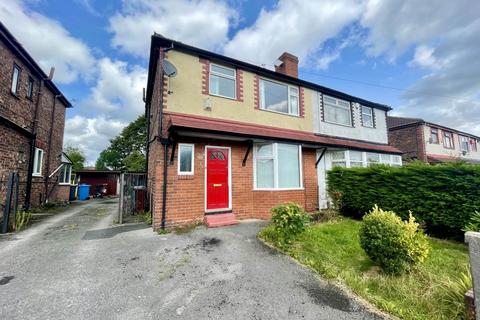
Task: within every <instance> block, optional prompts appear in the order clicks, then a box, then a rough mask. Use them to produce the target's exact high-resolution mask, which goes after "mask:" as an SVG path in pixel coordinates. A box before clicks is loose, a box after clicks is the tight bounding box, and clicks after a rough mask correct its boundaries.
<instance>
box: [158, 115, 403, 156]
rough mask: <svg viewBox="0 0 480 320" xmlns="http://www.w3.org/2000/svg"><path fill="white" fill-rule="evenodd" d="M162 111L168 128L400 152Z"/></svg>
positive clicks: (353, 141)
mask: <svg viewBox="0 0 480 320" xmlns="http://www.w3.org/2000/svg"><path fill="white" fill-rule="evenodd" d="M165 115H167V116H168V117H169V130H170V131H171V132H172V131H175V130H178V129H188V130H191V131H199V132H209V133H217V134H223V135H234V136H241V137H245V139H253V138H260V139H275V140H284V141H291V142H296V143H307V144H315V145H319V146H330V147H340V148H350V149H357V150H367V151H376V152H381V153H395V154H401V153H402V152H401V151H400V150H398V149H397V148H395V147H392V146H389V145H387V144H377V143H370V142H366V141H359V140H351V139H343V138H337V137H331V136H326V135H318V134H314V133H310V132H305V131H299V130H289V129H283V128H277V127H270V126H263V125H256V124H247V123H243V122H238V121H231V120H221V119H218V118H208V117H201V116H192V115H185V114H180V113H174V112H165Z"/></svg>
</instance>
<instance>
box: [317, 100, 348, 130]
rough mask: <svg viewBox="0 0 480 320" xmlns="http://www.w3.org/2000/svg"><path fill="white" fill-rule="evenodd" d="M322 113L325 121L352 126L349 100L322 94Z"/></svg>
mask: <svg viewBox="0 0 480 320" xmlns="http://www.w3.org/2000/svg"><path fill="white" fill-rule="evenodd" d="M323 113H324V119H325V121H326V122H330V123H335V124H341V125H344V126H349V127H351V126H352V110H351V108H350V102H348V101H344V100H340V99H337V98H333V97H330V96H326V95H323Z"/></svg>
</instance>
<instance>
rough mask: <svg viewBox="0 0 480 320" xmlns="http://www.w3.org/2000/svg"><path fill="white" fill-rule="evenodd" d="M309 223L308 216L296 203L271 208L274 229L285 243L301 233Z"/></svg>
mask: <svg viewBox="0 0 480 320" xmlns="http://www.w3.org/2000/svg"><path fill="white" fill-rule="evenodd" d="M309 222H310V216H309V215H308V214H307V213H305V210H303V208H302V207H300V206H299V205H298V204H296V203H293V202H290V203H285V204H282V205H279V206H276V207H274V208H272V223H273V225H274V228H275V230H276V231H277V232H278V233H279V234H280V235H281V236H282V238H283V239H284V240H285V241H286V242H288V241H289V240H291V238H292V237H294V236H296V235H298V234H300V233H302V232H303V231H304V230H305V228H306V227H307V225H308V223H309Z"/></svg>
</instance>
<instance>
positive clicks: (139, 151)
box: [95, 115, 147, 171]
mask: <svg viewBox="0 0 480 320" xmlns="http://www.w3.org/2000/svg"><path fill="white" fill-rule="evenodd" d="M146 143H147V120H146V119H145V116H144V115H141V116H139V117H138V118H137V119H136V120H135V121H133V122H131V123H130V124H129V125H128V126H126V127H125V128H124V129H123V130H122V132H120V134H119V135H118V136H116V137H115V138H113V139H111V140H110V146H109V147H108V148H107V149H105V150H103V151H102V152H101V153H100V155H99V157H98V159H97V161H96V163H95V167H96V168H97V169H98V170H105V169H108V168H110V169H113V170H121V169H126V170H128V171H144V170H145V163H146V158H145V153H146V151H145V147H146Z"/></svg>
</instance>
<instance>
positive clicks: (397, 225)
mask: <svg viewBox="0 0 480 320" xmlns="http://www.w3.org/2000/svg"><path fill="white" fill-rule="evenodd" d="M359 234H360V245H361V246H362V248H363V250H365V252H366V254H367V255H368V256H369V257H370V258H371V259H372V260H373V261H374V262H376V263H378V264H379V265H380V267H381V268H382V269H383V270H384V271H385V272H386V273H390V274H401V273H404V272H406V271H409V270H410V268H411V267H412V266H414V265H416V264H418V263H421V262H423V261H424V260H425V258H426V257H427V256H428V253H429V251H430V245H429V243H428V240H427V237H426V236H425V234H423V232H422V230H419V229H418V223H416V222H415V218H413V217H412V216H411V215H410V217H409V219H408V221H402V219H400V217H398V216H397V215H396V214H395V213H394V212H391V211H383V210H382V209H379V208H378V206H376V205H375V206H374V207H373V209H372V210H371V211H370V212H369V213H368V214H366V215H365V216H364V217H363V223H362V226H361V228H360V233H359Z"/></svg>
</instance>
